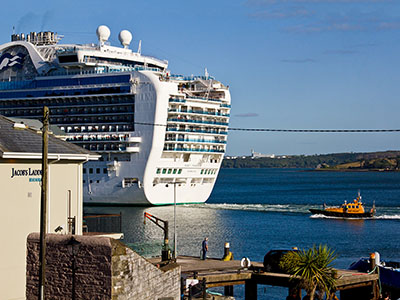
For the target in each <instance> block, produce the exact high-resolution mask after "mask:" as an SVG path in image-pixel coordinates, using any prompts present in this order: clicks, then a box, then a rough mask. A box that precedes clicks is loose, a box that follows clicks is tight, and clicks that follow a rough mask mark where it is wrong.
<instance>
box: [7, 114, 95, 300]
mask: <svg viewBox="0 0 400 300" xmlns="http://www.w3.org/2000/svg"><path fill="white" fill-rule="evenodd" d="M48 153H49V154H48V160H49V168H48V170H49V173H48V175H49V177H48V182H49V186H48V207H47V213H48V220H47V232H49V233H54V232H55V229H56V228H57V227H58V229H59V230H58V232H59V233H60V234H67V233H69V234H71V233H75V234H82V215H83V211H82V209H83V205H82V164H83V163H84V162H86V161H88V160H96V159H98V157H99V155H95V154H93V153H91V152H89V151H87V150H84V149H82V148H80V147H78V146H75V145H73V144H70V143H67V142H64V141H62V140H59V139H57V138H55V137H54V136H52V135H50V136H49V146H48ZM41 159H42V135H41V132H38V131H36V130H33V129H30V128H27V127H26V126H25V125H23V124H18V123H14V122H13V121H11V120H9V119H6V118H4V117H2V116H0V195H1V201H2V216H1V218H0V228H1V233H2V234H1V235H2V237H3V242H2V247H1V255H0V295H1V296H0V298H1V299H25V282H26V239H27V236H28V234H29V233H31V232H39V231H40V224H39V223H40V202H41V173H42V172H41V169H42V166H41ZM61 227H62V229H60V228H61Z"/></svg>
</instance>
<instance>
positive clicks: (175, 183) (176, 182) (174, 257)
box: [166, 181, 183, 260]
mask: <svg viewBox="0 0 400 300" xmlns="http://www.w3.org/2000/svg"><path fill="white" fill-rule="evenodd" d="M182 183H183V181H172V182H168V183H167V184H166V187H168V184H173V185H174V255H173V259H174V260H176V257H177V251H176V185H177V184H178V185H181V184H182Z"/></svg>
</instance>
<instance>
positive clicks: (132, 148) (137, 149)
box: [125, 146, 140, 153]
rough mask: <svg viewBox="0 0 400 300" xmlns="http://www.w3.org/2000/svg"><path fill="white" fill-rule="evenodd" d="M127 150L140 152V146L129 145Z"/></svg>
mask: <svg viewBox="0 0 400 300" xmlns="http://www.w3.org/2000/svg"><path fill="white" fill-rule="evenodd" d="M125 151H126V152H129V153H138V152H139V151H140V147H133V146H128V147H126V149H125Z"/></svg>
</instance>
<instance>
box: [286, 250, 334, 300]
mask: <svg viewBox="0 0 400 300" xmlns="http://www.w3.org/2000/svg"><path fill="white" fill-rule="evenodd" d="M335 259H336V255H335V253H334V251H333V250H331V249H329V248H328V247H327V246H326V245H324V246H322V245H319V246H318V247H317V246H315V245H314V246H313V247H312V248H310V249H308V250H305V249H303V250H300V251H290V252H288V253H286V254H285V255H284V256H283V257H282V260H281V262H280V266H281V268H282V269H283V270H285V271H287V272H288V273H289V274H291V275H292V279H294V278H297V279H298V278H300V279H301V280H300V287H301V288H304V289H305V290H306V292H307V295H308V296H309V298H310V300H314V295H315V293H316V292H317V291H318V294H319V296H318V298H320V299H322V297H323V295H324V294H325V293H326V294H327V295H328V297H330V296H331V293H332V292H333V291H335V289H336V278H337V277H336V275H337V272H336V270H335V269H334V268H333V267H331V266H330V265H331V263H332V262H333V261H334V260H335Z"/></svg>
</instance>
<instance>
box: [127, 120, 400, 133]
mask: <svg viewBox="0 0 400 300" xmlns="http://www.w3.org/2000/svg"><path fill="white" fill-rule="evenodd" d="M135 124H137V125H149V126H164V127H166V126H167V125H165V124H156V123H144V122H135ZM228 130H231V131H260V132H306V133H307V132H311V133H321V132H323V133H357V132H366V133H371V132H400V129H274V128H238V127H229V128H228Z"/></svg>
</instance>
